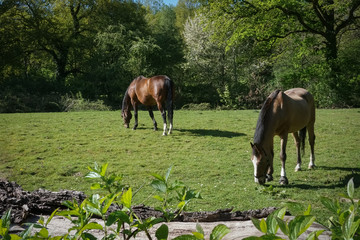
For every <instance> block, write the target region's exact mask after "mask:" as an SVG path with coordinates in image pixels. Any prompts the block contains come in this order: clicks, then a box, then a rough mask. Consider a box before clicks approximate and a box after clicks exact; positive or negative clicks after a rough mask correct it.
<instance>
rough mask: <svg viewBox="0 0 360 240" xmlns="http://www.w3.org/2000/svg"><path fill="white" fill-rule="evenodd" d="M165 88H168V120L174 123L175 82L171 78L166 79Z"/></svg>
mask: <svg viewBox="0 0 360 240" xmlns="http://www.w3.org/2000/svg"><path fill="white" fill-rule="evenodd" d="M165 86H166V88H167V90H168V91H167V105H168V106H167V109H168V118H169V121H171V122H172V119H173V116H174V82H173V81H172V80H171V79H170V78H169V77H166V78H165Z"/></svg>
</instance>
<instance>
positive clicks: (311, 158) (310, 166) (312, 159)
mask: <svg viewBox="0 0 360 240" xmlns="http://www.w3.org/2000/svg"><path fill="white" fill-rule="evenodd" d="M314 167H315V157H314V156H313V155H312V154H310V163H309V169H312V168H314Z"/></svg>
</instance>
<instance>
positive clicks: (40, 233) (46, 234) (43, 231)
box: [39, 228, 49, 238]
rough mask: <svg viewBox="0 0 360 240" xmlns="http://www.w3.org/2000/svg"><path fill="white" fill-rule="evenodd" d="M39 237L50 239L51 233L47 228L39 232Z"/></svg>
mask: <svg viewBox="0 0 360 240" xmlns="http://www.w3.org/2000/svg"><path fill="white" fill-rule="evenodd" d="M39 235H40V237H42V238H48V237H49V232H48V230H47V229H46V228H42V229H41V230H40V231H39Z"/></svg>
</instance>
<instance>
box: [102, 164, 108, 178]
mask: <svg viewBox="0 0 360 240" xmlns="http://www.w3.org/2000/svg"><path fill="white" fill-rule="evenodd" d="M108 165H109V163H104V164H103V165H102V166H101V172H100V175H101V176H102V177H104V176H105V174H106V169H107V167H108Z"/></svg>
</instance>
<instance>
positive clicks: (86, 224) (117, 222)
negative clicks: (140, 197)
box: [0, 163, 229, 240]
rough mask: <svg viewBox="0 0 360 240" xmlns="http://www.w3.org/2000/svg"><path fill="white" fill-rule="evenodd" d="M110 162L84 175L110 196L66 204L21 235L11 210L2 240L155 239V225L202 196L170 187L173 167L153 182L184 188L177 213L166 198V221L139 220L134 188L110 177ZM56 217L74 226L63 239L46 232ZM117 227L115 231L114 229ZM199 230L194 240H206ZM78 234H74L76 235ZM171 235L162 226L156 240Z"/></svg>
mask: <svg viewBox="0 0 360 240" xmlns="http://www.w3.org/2000/svg"><path fill="white" fill-rule="evenodd" d="M107 168H108V163H105V164H103V165H101V166H99V165H98V164H97V163H95V165H94V167H93V168H91V167H88V169H89V170H90V172H89V173H88V174H87V175H86V176H85V178H88V179H95V180H97V183H93V184H92V185H91V189H93V190H99V189H102V190H106V191H107V192H108V194H105V195H99V194H92V195H91V196H89V197H87V198H86V199H85V200H84V201H83V202H82V203H78V202H76V201H75V200H73V201H65V202H64V203H63V205H64V206H66V207H67V208H68V210H62V211H58V209H56V210H55V211H54V212H53V213H52V214H51V216H50V217H49V218H48V219H47V221H46V222H45V221H44V218H43V217H41V218H40V219H39V220H38V223H35V224H27V225H28V226H29V227H28V228H27V229H26V230H25V231H24V232H22V233H21V234H20V235H15V234H9V229H10V216H11V209H10V210H8V211H7V212H6V213H5V214H4V215H3V216H2V218H1V220H0V237H1V238H3V239H6V240H10V239H96V237H95V236H94V235H92V234H91V233H89V231H90V230H99V231H101V232H102V233H103V234H104V237H103V239H117V238H119V237H122V239H124V240H125V239H130V238H132V237H136V235H137V234H138V233H139V232H145V234H146V237H147V238H148V239H149V240H151V239H152V237H151V236H150V234H149V229H150V228H152V227H154V225H156V224H158V223H161V222H163V221H164V220H165V219H166V220H167V221H171V220H173V219H174V218H175V217H174V216H176V215H175V214H180V213H181V212H182V211H183V210H184V208H185V206H186V205H188V204H189V203H190V201H191V200H192V199H195V198H199V197H200V195H199V193H197V194H195V192H194V191H192V190H188V188H187V187H186V186H185V185H184V184H180V183H179V182H178V181H175V182H174V183H172V184H170V183H169V182H168V179H169V176H170V171H171V169H172V167H170V168H169V169H168V170H167V172H166V174H165V175H164V176H161V175H159V174H155V173H154V174H152V175H153V176H154V177H155V178H156V179H155V180H153V181H152V183H151V185H152V186H153V187H154V188H155V189H157V190H159V191H161V192H164V193H166V196H168V193H170V192H172V191H174V190H175V191H176V190H177V189H178V188H182V191H176V192H177V194H178V199H177V200H178V201H179V203H178V204H177V206H178V207H177V208H176V210H175V212H174V210H173V209H170V208H168V207H169V206H170V203H169V202H170V200H169V199H167V198H164V199H161V202H163V203H164V205H163V207H162V208H161V211H162V212H163V214H164V217H165V219H163V218H155V217H149V218H147V219H141V218H139V217H138V216H137V215H136V214H135V212H134V211H133V210H132V205H133V203H132V198H133V193H132V189H131V187H125V185H123V184H121V181H122V176H118V175H115V174H110V175H108V174H107V173H106V172H107ZM154 197H155V198H157V199H158V198H160V197H159V196H154ZM112 204H116V205H117V206H118V207H119V208H120V209H121V210H116V211H113V212H109V211H108V210H109V207H110V206H111V205H112ZM55 215H57V216H63V217H65V218H67V219H68V220H69V221H70V222H71V223H72V225H73V226H72V227H71V228H69V229H68V233H67V234H65V235H64V236H55V237H51V236H50V235H49V232H48V230H47V225H48V224H49V222H50V221H51V220H52V218H53V217H54V216H55ZM94 215H95V216H97V217H100V218H101V219H102V220H103V221H104V224H103V225H101V224H99V223H97V222H94V221H93V218H92V217H93V216H94ZM113 226H115V229H114V228H113ZM33 228H39V229H40V231H35V233H34V235H33V236H31V231H32V229H33ZM197 229H198V231H201V236H202V237H201V238H199V237H198V236H199V234H200V233H194V236H197V238H195V239H204V232H203V230H202V228H201V226H200V225H197ZM74 231H75V233H74ZM228 232H229V229H228V228H227V227H226V226H225V225H223V224H219V225H217V226H216V227H215V228H214V229H213V231H212V233H211V235H210V240H221V239H222V238H223V237H224V236H225V235H226V234H227V233H228ZM168 235H169V229H168V227H167V225H165V224H162V225H161V226H160V227H159V228H158V229H157V230H156V232H155V237H156V239H157V240H167V239H168ZM176 239H186V236H185V235H184V236H179V237H177V238H176Z"/></svg>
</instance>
